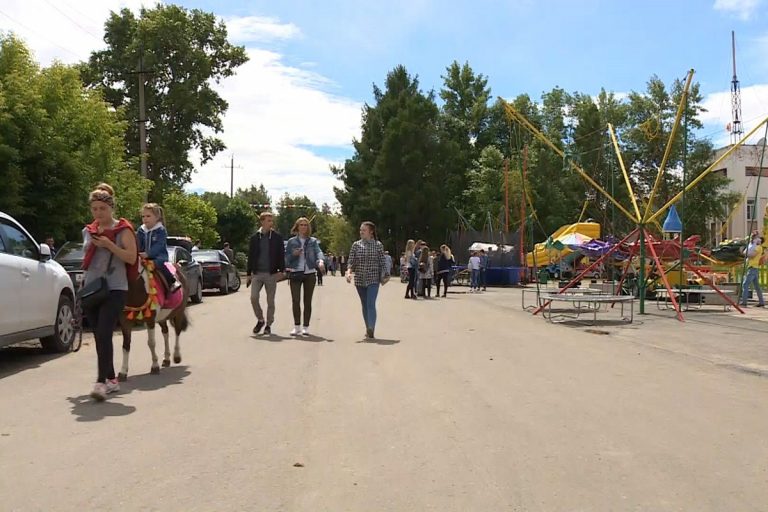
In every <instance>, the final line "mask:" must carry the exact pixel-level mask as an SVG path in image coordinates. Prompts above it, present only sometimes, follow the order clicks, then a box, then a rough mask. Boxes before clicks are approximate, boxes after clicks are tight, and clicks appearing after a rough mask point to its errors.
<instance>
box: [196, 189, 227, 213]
mask: <svg viewBox="0 0 768 512" xmlns="http://www.w3.org/2000/svg"><path fill="white" fill-rule="evenodd" d="M200 197H201V198H202V199H203V201H207V202H209V203H211V205H212V206H213V207H214V208H216V213H217V214H218V213H221V212H223V211H224V209H225V208H226V207H227V205H228V204H229V201H230V200H231V198H230V197H229V194H225V193H224V192H203V193H202V194H200Z"/></svg>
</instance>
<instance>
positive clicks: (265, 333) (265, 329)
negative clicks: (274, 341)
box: [264, 326, 272, 336]
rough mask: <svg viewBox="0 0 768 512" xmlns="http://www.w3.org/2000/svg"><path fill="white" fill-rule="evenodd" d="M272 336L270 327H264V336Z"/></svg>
mask: <svg viewBox="0 0 768 512" xmlns="http://www.w3.org/2000/svg"><path fill="white" fill-rule="evenodd" d="M271 335H272V327H270V326H266V327H265V328H264V336H271Z"/></svg>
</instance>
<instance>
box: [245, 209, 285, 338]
mask: <svg viewBox="0 0 768 512" xmlns="http://www.w3.org/2000/svg"><path fill="white" fill-rule="evenodd" d="M259 221H260V223H261V227H260V228H259V230H258V231H256V233H255V234H254V235H253V236H252V237H251V242H250V245H249V247H248V269H247V270H248V277H247V280H246V283H245V285H246V287H248V286H250V285H251V282H253V288H252V289H251V305H252V306H253V312H254V314H255V315H256V320H257V323H256V327H254V328H253V334H259V332H260V331H261V329H262V328H263V329H264V334H265V335H270V334H272V323H273V322H274V321H275V291H276V290H277V277H278V274H281V273H283V272H284V271H285V245H284V243H283V237H282V236H281V235H280V233H278V232H276V231H275V230H273V229H272V227H273V226H274V224H275V219H274V218H273V216H272V213H271V212H262V213H261V215H259ZM262 288H265V289H266V291H267V318H266V321H265V320H264V312H263V311H262V309H261V304H260V299H261V289H262Z"/></svg>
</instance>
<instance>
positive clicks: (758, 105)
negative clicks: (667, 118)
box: [700, 84, 768, 147]
mask: <svg viewBox="0 0 768 512" xmlns="http://www.w3.org/2000/svg"><path fill="white" fill-rule="evenodd" d="M702 106H703V107H704V108H706V109H707V112H704V113H702V114H701V115H700V119H701V122H702V123H704V124H705V130H704V131H705V135H708V136H710V137H711V139H712V142H713V143H714V144H715V146H716V147H721V146H725V145H727V144H728V143H729V134H728V131H727V130H726V125H728V123H730V122H731V92H730V90H728V91H720V92H715V93H711V94H708V95H707V96H706V97H705V98H704V101H703V102H702ZM741 113H742V114H741V117H742V126H743V128H744V134H745V135H746V134H747V133H748V132H749V131H750V130H752V128H754V127H755V126H756V125H757V124H758V123H759V122H760V121H762V120H763V119H765V118H766V116H768V84H757V85H750V86H748V87H742V88H741ZM764 133H765V131H764V128H763V129H760V130H758V131H757V133H756V134H755V135H754V136H753V137H752V138H750V140H749V142H751V143H754V142H755V141H757V139H759V138H760V137H762V136H763V135H764Z"/></svg>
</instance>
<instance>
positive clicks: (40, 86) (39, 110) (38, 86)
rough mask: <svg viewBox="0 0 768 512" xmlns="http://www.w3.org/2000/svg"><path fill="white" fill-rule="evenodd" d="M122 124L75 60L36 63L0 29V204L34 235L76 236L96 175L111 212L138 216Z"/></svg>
mask: <svg viewBox="0 0 768 512" xmlns="http://www.w3.org/2000/svg"><path fill="white" fill-rule="evenodd" d="M125 128H126V124H125V122H123V121H122V120H121V119H120V117H119V113H116V112H114V111H113V110H111V109H109V108H108V105H107V104H106V103H105V102H104V100H103V98H102V96H101V94H100V93H99V92H98V91H86V90H84V89H83V85H82V83H81V82H80V79H79V75H78V71H77V70H76V69H75V68H73V67H70V66H64V65H61V64H54V65H52V66H51V67H49V68H45V69H40V68H39V66H38V65H37V64H36V63H35V62H34V60H33V59H32V57H31V54H30V52H29V50H28V49H27V48H26V46H25V45H24V43H23V42H22V41H21V40H19V39H18V38H16V37H14V36H12V35H11V36H2V37H0V135H1V136H0V181H2V183H3V186H2V187H0V209H2V210H3V211H7V212H9V213H11V214H12V215H14V216H15V217H17V218H18V219H19V220H20V221H21V222H22V223H23V224H24V225H25V226H26V227H27V228H28V229H29V230H30V231H31V232H32V233H34V234H35V235H36V236H38V237H42V236H44V235H46V234H52V235H54V236H55V237H57V238H59V239H63V238H75V237H79V236H80V229H81V228H82V225H83V224H84V223H85V222H87V221H88V220H89V218H90V212H89V209H88V202H87V197H88V192H90V190H91V189H92V188H93V187H94V186H95V185H96V184H97V183H99V182H107V183H110V184H111V185H113V187H114V188H115V190H116V194H117V213H118V215H122V216H125V217H128V218H129V219H133V220H136V219H137V218H138V211H139V209H140V206H141V199H142V196H143V193H144V191H146V190H147V188H148V186H149V183H148V182H147V181H145V180H142V179H141V178H140V177H139V176H138V175H137V174H136V173H134V172H132V171H130V170H129V169H128V167H127V166H126V163H125V161H124V154H123V146H122V137H123V134H124V132H125Z"/></svg>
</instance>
